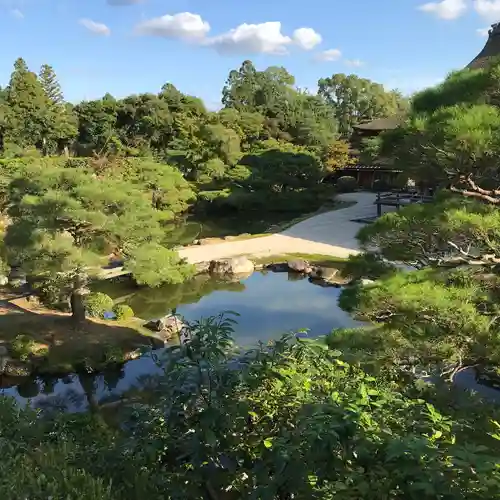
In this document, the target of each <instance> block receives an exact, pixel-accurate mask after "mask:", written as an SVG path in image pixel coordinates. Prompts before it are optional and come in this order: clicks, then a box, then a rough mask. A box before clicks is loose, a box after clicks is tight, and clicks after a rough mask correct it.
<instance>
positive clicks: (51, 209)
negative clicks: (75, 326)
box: [5, 162, 191, 319]
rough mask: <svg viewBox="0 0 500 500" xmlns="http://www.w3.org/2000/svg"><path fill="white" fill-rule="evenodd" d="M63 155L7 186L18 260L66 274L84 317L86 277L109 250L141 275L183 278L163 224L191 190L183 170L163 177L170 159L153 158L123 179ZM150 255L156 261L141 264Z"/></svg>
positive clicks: (46, 272)
mask: <svg viewBox="0 0 500 500" xmlns="http://www.w3.org/2000/svg"><path fill="white" fill-rule="evenodd" d="M60 163H61V162H59V164H58V163H57V162H56V163H54V164H53V165H50V164H49V165H48V164H45V165H42V164H38V163H35V164H34V165H30V166H28V167H26V168H24V169H23V170H22V171H21V172H19V173H18V174H17V175H14V176H13V178H12V180H11V182H10V184H9V186H8V187H7V213H8V215H9V217H10V219H11V221H12V222H11V224H10V225H9V226H8V228H7V233H6V236H5V242H6V245H7V251H8V256H9V261H10V262H11V263H13V264H17V265H21V266H22V267H23V268H24V269H25V270H26V272H27V273H28V274H29V275H30V276H32V277H33V278H35V279H53V278H54V276H57V277H58V278H60V280H61V282H64V283H65V284H66V285H65V286H66V287H67V288H68V295H70V296H71V306H72V310H73V314H74V316H75V318H77V319H82V317H83V305H82V303H81V295H83V294H84V293H85V291H84V288H85V283H86V278H87V276H88V275H91V274H99V272H100V268H101V265H102V264H103V263H105V260H104V261H103V257H104V256H105V255H107V254H109V253H110V252H114V253H115V254H118V255H121V256H123V258H124V259H125V262H126V263H127V261H130V263H131V271H132V272H133V274H134V275H135V276H136V279H137V280H138V281H139V282H143V283H148V284H150V285H157V284H159V283H161V282H182V281H183V277H186V276H189V275H190V273H191V270H190V268H189V266H185V265H183V264H181V263H180V261H179V258H178V256H177V254H176V253H174V252H172V251H170V250H167V249H166V248H164V247H163V246H162V245H161V241H162V239H163V237H164V231H163V230H162V224H163V223H164V222H165V221H168V220H171V218H172V217H173V215H174V210H180V209H182V206H183V205H182V204H183V203H184V202H185V199H186V197H188V196H189V189H188V188H187V183H186V182H185V181H184V179H182V177H180V176H179V174H177V173H176V172H167V175H164V176H162V177H161V180H160V181H158V175H159V172H161V169H162V168H163V170H164V171H165V170H166V169H167V166H162V165H158V171H157V170H156V169H155V168H154V165H152V164H146V165H145V166H142V165H141V164H140V162H134V163H133V164H132V165H131V168H130V174H129V175H130V177H129V179H126V178H122V179H118V178H116V177H114V178H110V177H109V176H108V175H101V176H96V174H95V173H94V172H93V170H92V169H90V168H83V167H80V168H74V167H73V166H72V164H71V162H66V163H65V164H62V165H61V164H60ZM127 173H128V172H127ZM168 174H170V180H169V176H168ZM172 174H176V175H177V176H178V177H179V178H178V179H176V180H175V175H172ZM172 180H174V182H172ZM183 184H184V186H183ZM170 195H171V196H170ZM183 196H184V198H183ZM174 200H175V201H174ZM146 250H147V251H146ZM144 260H146V261H147V262H148V264H149V268H148V267H147V266H144V265H140V264H138V263H139V262H141V261H144ZM152 269H154V270H155V272H154V273H152Z"/></svg>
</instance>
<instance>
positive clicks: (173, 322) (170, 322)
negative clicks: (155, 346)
mask: <svg viewBox="0 0 500 500" xmlns="http://www.w3.org/2000/svg"><path fill="white" fill-rule="evenodd" d="M162 321H163V323H164V325H165V329H166V330H169V331H171V332H172V333H180V332H181V330H182V329H183V328H185V326H186V325H185V323H184V322H183V321H182V319H180V318H179V317H177V316H174V315H173V314H172V315H168V316H165V317H164V318H163V319H162Z"/></svg>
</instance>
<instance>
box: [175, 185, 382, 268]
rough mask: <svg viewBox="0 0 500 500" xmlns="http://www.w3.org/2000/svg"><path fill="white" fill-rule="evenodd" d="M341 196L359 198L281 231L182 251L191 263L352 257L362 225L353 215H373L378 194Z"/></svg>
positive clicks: (341, 196) (356, 251)
mask: <svg viewBox="0 0 500 500" xmlns="http://www.w3.org/2000/svg"><path fill="white" fill-rule="evenodd" d="M338 199H339V201H343V202H355V205H352V206H348V207H346V208H342V209H339V210H333V211H330V212H325V213H322V214H319V215H316V216H314V217H311V218H308V219H306V220H303V221H301V222H299V223H298V224H294V225H293V226H292V227H290V228H288V229H286V230H285V231H282V232H281V233H278V234H273V235H270V236H263V237H260V238H253V239H245V240H237V241H234V240H233V241H225V242H223V243H216V244H213V245H193V246H188V247H184V248H181V249H180V250H179V255H180V256H181V257H183V258H185V259H186V260H187V261H188V262H189V263H191V264H199V263H201V262H210V261H212V260H219V259H224V258H229V257H237V256H241V255H245V256H249V257H258V258H260V257H266V256H271V255H277V254H288V253H301V254H323V255H330V256H332V257H338V258H343V259H345V258H348V257H349V256H350V255H355V254H359V253H361V249H360V248H359V244H358V242H357V240H356V234H357V232H358V231H359V229H360V225H359V223H356V222H353V219H359V218H363V217H366V216H368V215H373V213H374V210H375V205H374V202H375V194H374V193H363V192H360V193H346V194H342V195H339V196H338Z"/></svg>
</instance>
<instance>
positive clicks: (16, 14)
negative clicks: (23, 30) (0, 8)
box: [10, 9, 24, 19]
mask: <svg viewBox="0 0 500 500" xmlns="http://www.w3.org/2000/svg"><path fill="white" fill-rule="evenodd" d="M10 13H11V14H12V15H13V16H14V17H15V18H16V19H24V14H23V13H22V12H21V11H20V10H19V9H12V10H11V11H10Z"/></svg>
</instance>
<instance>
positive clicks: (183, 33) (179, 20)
mask: <svg viewBox="0 0 500 500" xmlns="http://www.w3.org/2000/svg"><path fill="white" fill-rule="evenodd" d="M135 31H136V33H137V34H139V35H151V36H161V37H164V38H180V39H182V40H192V41H196V40H199V41H201V40H203V39H204V38H205V37H206V36H207V34H208V32H209V31H210V24H208V23H207V22H206V21H204V20H203V19H202V18H201V16H200V15H198V14H191V12H180V13H179V14H174V15H173V16H170V15H165V16H162V17H155V18H153V19H149V20H147V21H143V22H142V23H139V24H138V25H137V26H136V28H135Z"/></svg>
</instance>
